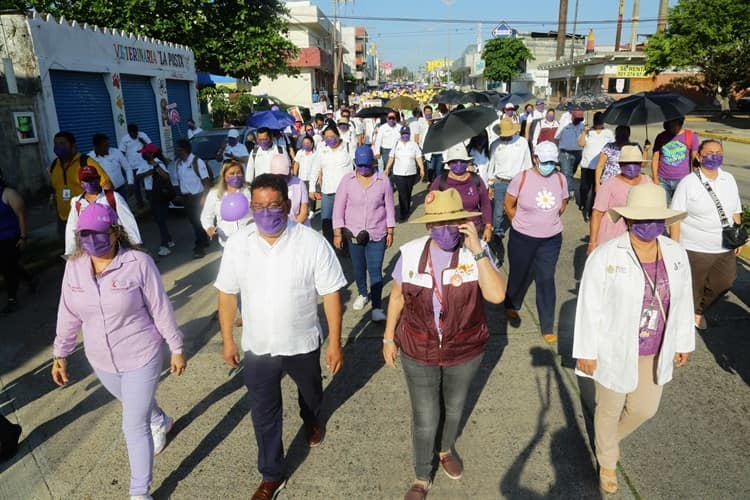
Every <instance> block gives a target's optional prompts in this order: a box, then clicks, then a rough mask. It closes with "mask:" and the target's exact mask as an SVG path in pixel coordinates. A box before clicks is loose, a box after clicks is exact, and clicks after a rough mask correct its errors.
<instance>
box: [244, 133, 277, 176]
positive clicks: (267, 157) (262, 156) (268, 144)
mask: <svg viewBox="0 0 750 500" xmlns="http://www.w3.org/2000/svg"><path fill="white" fill-rule="evenodd" d="M256 137H257V143H256V145H255V147H254V148H253V150H252V151H250V156H249V158H248V160H247V167H246V168H245V178H246V179H247V181H248V182H252V180H253V179H255V177H256V176H258V175H261V174H267V173H269V172H270V171H271V158H273V157H274V156H275V155H277V154H286V151H285V150H284V148H282V147H281V146H280V145H278V144H275V142H274V137H273V135H272V134H271V129H268V128H266V127H261V128H259V129H258V131H257V132H256Z"/></svg>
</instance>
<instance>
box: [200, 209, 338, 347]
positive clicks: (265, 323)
mask: <svg viewBox="0 0 750 500" xmlns="http://www.w3.org/2000/svg"><path fill="white" fill-rule="evenodd" d="M214 286H215V287H216V288H217V289H219V290H220V291H222V292H224V293H228V294H237V293H239V294H240V298H241V300H242V324H243V326H242V350H243V351H251V352H252V353H253V354H256V355H264V354H270V355H271V356H294V355H297V354H305V353H308V352H312V351H314V350H315V349H317V348H318V347H320V344H321V340H322V328H321V326H320V321H319V319H318V296H319V295H321V296H322V295H328V294H331V293H334V292H336V291H338V290H339V289H341V288H342V287H344V286H346V278H345V277H344V273H343V271H342V270H341V265H340V264H339V261H338V259H337V258H336V254H335V253H334V251H333V248H332V247H331V246H330V245H329V244H328V242H327V241H326V240H325V239H324V238H323V236H322V235H320V234H318V233H317V232H316V231H314V230H312V229H310V228H307V227H305V226H302V225H300V224H297V223H296V222H292V221H290V222H289V223H288V225H287V228H286V231H284V233H282V235H281V236H280V237H279V239H278V240H276V242H274V244H273V245H269V244H268V242H267V241H265V240H264V239H263V238H262V237H261V236H260V235H259V234H258V230H257V227H256V226H255V224H251V225H250V226H249V227H247V228H245V229H243V230H241V231H239V232H237V233H235V234H233V235H232V237H231V238H229V240H227V243H226V246H225V247H224V254H223V256H222V258H221V266H220V267H219V275H218V277H217V278H216V283H215V284H214Z"/></svg>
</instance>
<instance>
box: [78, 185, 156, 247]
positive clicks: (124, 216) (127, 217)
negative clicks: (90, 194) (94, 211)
mask: <svg viewBox="0 0 750 500" xmlns="http://www.w3.org/2000/svg"><path fill="white" fill-rule="evenodd" d="M112 194H113V195H114V196H115V205H116V207H113V208H115V211H116V212H117V222H118V223H119V224H120V225H121V226H122V227H123V228H124V229H125V232H126V233H127V235H128V239H129V240H130V243H132V244H133V245H140V244H142V243H143V240H142V239H141V232H140V231H139V230H138V222H136V220H135V216H133V212H131V211H130V207H128V202H127V201H125V198H123V197H122V196H120V193H118V192H117V191H113V192H112ZM76 203H80V206H81V211H83V210H84V209H85V208H86V207H88V206H89V205H90V203H89V202H88V200H87V199H86V198H85V197H84V196H83V195H79V196H75V197H73V199H71V200H70V214H69V215H68V222H67V224H65V255H72V254H73V253H74V252H75V251H76V231H77V230H78V217H79V213H78V210H76ZM95 203H99V204H101V205H109V200H107V195H105V194H104V190H102V191H100V192H99V196H98V197H97V198H96V202H95Z"/></svg>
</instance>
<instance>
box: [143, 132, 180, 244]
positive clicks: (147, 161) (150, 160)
mask: <svg viewBox="0 0 750 500" xmlns="http://www.w3.org/2000/svg"><path fill="white" fill-rule="evenodd" d="M139 151H140V153H141V156H142V158H143V162H142V163H141V165H140V166H139V167H138V170H137V171H136V173H135V175H136V177H137V178H138V179H139V181H140V182H141V183H142V184H143V188H144V189H145V191H146V198H147V199H148V203H149V205H150V206H151V216H152V217H153V219H154V222H156V227H158V228H159V251H158V255H159V256H160V257H166V256H167V255H170V254H171V253H172V250H171V249H172V248H174V246H175V243H174V240H173V239H172V235H171V234H170V233H169V226H167V218H168V216H169V203H170V202H171V201H172V200H173V199H174V197H175V194H176V193H175V188H174V186H173V185H172V178H171V176H170V175H169V169H168V167H167V165H166V163H167V160H165V159H163V158H164V157H163V156H162V155H161V151H160V150H159V147H158V146H157V145H156V144H154V143H150V144H146V145H145V146H143V147H142V148H141V149H140V150H139Z"/></svg>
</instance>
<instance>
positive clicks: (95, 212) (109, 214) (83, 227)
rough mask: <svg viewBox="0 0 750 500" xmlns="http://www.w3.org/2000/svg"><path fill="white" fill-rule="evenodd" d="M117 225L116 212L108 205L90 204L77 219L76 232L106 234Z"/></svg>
mask: <svg viewBox="0 0 750 500" xmlns="http://www.w3.org/2000/svg"><path fill="white" fill-rule="evenodd" d="M116 224H117V212H115V211H114V210H112V207H110V206H109V205H103V204H101V203H92V204H91V205H89V206H87V207H86V208H84V209H83V210H81V215H80V216H79V217H78V231H96V232H97V233H106V232H108V231H109V229H110V228H111V227H112V226H114V225H116Z"/></svg>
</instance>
